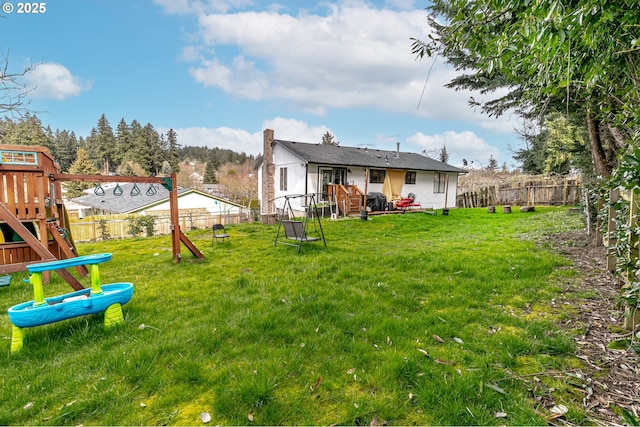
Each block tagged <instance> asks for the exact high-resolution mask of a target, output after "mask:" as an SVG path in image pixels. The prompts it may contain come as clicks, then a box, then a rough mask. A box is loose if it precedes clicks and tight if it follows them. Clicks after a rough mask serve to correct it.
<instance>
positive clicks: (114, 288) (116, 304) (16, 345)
mask: <svg viewBox="0 0 640 427" xmlns="http://www.w3.org/2000/svg"><path fill="white" fill-rule="evenodd" d="M110 260H111V254H109V253H103V254H94V255H85V256H79V257H75V258H69V259H63V260H59V261H50V262H42V263H38V264H31V265H28V266H27V270H29V273H30V276H29V282H30V283H31V285H33V296H34V298H33V300H32V301H27V302H24V303H22V304H18V305H14V306H13V307H11V308H9V310H8V314H9V321H10V322H11V353H16V352H18V351H20V350H21V349H22V346H23V339H24V331H23V330H22V328H31V327H34V326H40V325H46V324H49V323H54V322H59V321H61V320H65V319H71V318H73V317H78V316H85V315H88V314H97V313H104V325H105V327H107V328H108V327H111V326H115V325H117V324H119V323H122V322H124V317H123V315H122V305H123V304H126V303H127V302H129V301H130V300H131V297H132V296H133V285H132V284H131V283H110V284H106V285H102V284H101V283H100V271H99V268H98V264H100V263H103V262H107V261H110ZM82 265H86V266H88V267H89V279H90V281H91V288H88V289H81V290H79V291H75V292H71V293H68V294H63V295H58V296H54V297H48V298H45V297H44V290H43V286H42V284H43V282H42V273H43V272H45V271H51V270H58V269H62V268H69V267H78V266H82Z"/></svg>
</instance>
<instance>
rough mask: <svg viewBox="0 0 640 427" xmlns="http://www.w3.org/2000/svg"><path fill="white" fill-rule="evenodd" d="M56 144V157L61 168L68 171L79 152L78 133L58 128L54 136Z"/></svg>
mask: <svg viewBox="0 0 640 427" xmlns="http://www.w3.org/2000/svg"><path fill="white" fill-rule="evenodd" d="M53 141H54V144H55V147H56V149H55V153H56V154H55V159H56V161H57V162H58V164H59V165H60V170H62V171H67V170H68V169H69V167H71V164H72V163H73V161H74V160H75V158H76V153H77V152H78V140H77V139H76V134H75V133H73V132H71V133H69V131H66V130H63V131H60V130H56V133H55V136H54V138H53Z"/></svg>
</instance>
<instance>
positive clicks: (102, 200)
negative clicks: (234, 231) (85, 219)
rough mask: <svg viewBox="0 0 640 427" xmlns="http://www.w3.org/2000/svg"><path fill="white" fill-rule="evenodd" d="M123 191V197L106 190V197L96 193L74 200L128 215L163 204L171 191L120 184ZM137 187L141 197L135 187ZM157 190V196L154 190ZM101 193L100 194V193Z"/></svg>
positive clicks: (147, 186) (145, 185) (180, 190)
mask: <svg viewBox="0 0 640 427" xmlns="http://www.w3.org/2000/svg"><path fill="white" fill-rule="evenodd" d="M118 185H119V186H120V188H121V189H122V195H120V196H117V195H116V192H114V190H115V187H114V188H106V189H104V195H101V194H96V192H95V191H92V192H91V193H89V194H87V195H86V196H80V197H76V198H75V199H72V200H73V201H74V202H76V203H80V204H82V205H85V206H91V207H92V208H95V209H102V210H105V211H109V212H114V213H127V212H132V211H136V210H139V209H140V208H143V207H145V206H148V205H153V204H155V203H158V202H162V201H164V200H167V199H168V198H169V190H167V189H166V188H164V187H163V186H162V185H159V184H118ZM134 186H136V187H137V189H138V192H139V195H137V196H135V195H134V194H136V193H137V191H135V188H136V187H134ZM151 188H153V189H155V194H152V193H153V190H151ZM187 191H189V189H187V188H178V195H180V194H181V193H184V192H187ZM99 193H100V192H99Z"/></svg>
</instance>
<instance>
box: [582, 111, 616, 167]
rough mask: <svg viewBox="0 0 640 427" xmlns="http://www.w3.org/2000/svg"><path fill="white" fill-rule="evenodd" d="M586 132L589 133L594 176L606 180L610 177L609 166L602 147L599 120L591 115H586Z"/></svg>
mask: <svg viewBox="0 0 640 427" xmlns="http://www.w3.org/2000/svg"><path fill="white" fill-rule="evenodd" d="M587 130H588V131H589V143H590V144H591V158H592V160H593V170H594V172H595V174H596V175H600V176H603V177H605V178H608V177H609V176H610V175H611V164H610V163H609V162H608V161H607V157H606V154H605V150H604V148H603V146H602V138H601V135H600V120H598V119H597V118H595V117H594V116H593V114H592V113H587Z"/></svg>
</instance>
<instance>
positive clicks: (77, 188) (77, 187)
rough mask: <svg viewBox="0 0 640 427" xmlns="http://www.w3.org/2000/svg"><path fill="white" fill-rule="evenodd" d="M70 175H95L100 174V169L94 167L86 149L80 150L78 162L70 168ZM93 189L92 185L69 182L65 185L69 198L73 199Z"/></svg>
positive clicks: (77, 156) (77, 157)
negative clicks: (88, 189)
mask: <svg viewBox="0 0 640 427" xmlns="http://www.w3.org/2000/svg"><path fill="white" fill-rule="evenodd" d="M69 173H70V174H82V175H93V174H97V173H98V169H97V168H96V167H95V166H94V165H93V163H92V162H91V160H90V159H89V156H88V154H87V152H86V150H85V149H84V148H79V149H78V152H77V155H76V160H75V161H74V162H73V164H71V166H70V167H69ZM87 188H91V183H86V182H76V181H69V182H66V183H65V189H66V191H67V198H69V199H73V198H75V197H80V196H82V195H84V192H83V191H84V190H86V189H87Z"/></svg>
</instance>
